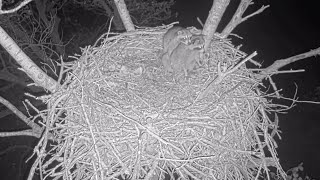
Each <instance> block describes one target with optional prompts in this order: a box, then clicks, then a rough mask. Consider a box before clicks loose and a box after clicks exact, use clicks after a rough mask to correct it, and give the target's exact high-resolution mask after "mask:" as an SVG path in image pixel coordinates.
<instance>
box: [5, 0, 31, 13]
mask: <svg viewBox="0 0 320 180" xmlns="http://www.w3.org/2000/svg"><path fill="white" fill-rule="evenodd" d="M31 1H32V0H24V1H22V2H20V4H19V5H18V6H17V7H15V8H13V9H9V10H2V8H3V7H2V5H3V3H2V2H3V0H0V14H8V13H14V12H16V11H18V10H19V9H21V8H22V7H24V6H25V5H27V4H28V3H29V2H31Z"/></svg>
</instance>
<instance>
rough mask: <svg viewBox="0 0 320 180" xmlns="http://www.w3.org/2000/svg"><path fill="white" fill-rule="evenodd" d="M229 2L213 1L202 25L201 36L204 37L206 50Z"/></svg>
mask: <svg viewBox="0 0 320 180" xmlns="http://www.w3.org/2000/svg"><path fill="white" fill-rule="evenodd" d="M229 3H230V0H215V1H214V2H213V5H212V8H211V9H210V12H209V16H208V18H207V20H206V22H205V24H204V27H203V31H202V34H204V35H205V45H204V47H205V49H208V47H209V44H210V41H211V39H212V38H213V36H214V33H215V32H216V30H217V27H218V25H219V22H220V21H221V18H222V15H223V13H224V12H225V10H226V9H227V6H228V5H229Z"/></svg>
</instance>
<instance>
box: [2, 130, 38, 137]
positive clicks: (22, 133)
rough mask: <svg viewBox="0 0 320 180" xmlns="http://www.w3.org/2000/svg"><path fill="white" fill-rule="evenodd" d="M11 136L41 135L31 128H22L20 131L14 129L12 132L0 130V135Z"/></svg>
mask: <svg viewBox="0 0 320 180" xmlns="http://www.w3.org/2000/svg"><path fill="white" fill-rule="evenodd" d="M13 136H32V137H35V138H40V137H41V132H36V131H34V130H32V129H28V130H22V131H14V132H11V131H10V132H0V137H13Z"/></svg>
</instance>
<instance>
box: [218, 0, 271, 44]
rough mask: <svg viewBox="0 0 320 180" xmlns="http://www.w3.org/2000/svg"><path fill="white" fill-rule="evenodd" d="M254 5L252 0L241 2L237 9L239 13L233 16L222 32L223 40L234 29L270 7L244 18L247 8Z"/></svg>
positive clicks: (263, 7) (242, 0) (264, 7)
mask: <svg viewBox="0 0 320 180" xmlns="http://www.w3.org/2000/svg"><path fill="white" fill-rule="evenodd" d="M252 4H253V2H252V0H241V2H240V4H239V6H238V8H237V11H236V12H235V14H234V15H233V17H232V19H231V20H230V22H229V23H228V25H227V26H226V27H225V28H224V30H223V31H222V33H221V37H222V38H226V37H228V36H229V35H230V33H231V32H232V31H233V30H234V28H236V27H237V26H238V25H239V24H240V23H242V22H244V21H246V20H247V19H249V18H250V17H253V16H254V15H257V14H259V13H261V12H262V11H264V10H265V9H266V8H268V7H269V5H268V6H262V7H261V8H260V9H259V10H257V11H255V12H254V13H252V14H249V15H247V16H246V17H242V16H243V14H244V12H245V11H246V10H247V8H248V7H249V6H250V5H252Z"/></svg>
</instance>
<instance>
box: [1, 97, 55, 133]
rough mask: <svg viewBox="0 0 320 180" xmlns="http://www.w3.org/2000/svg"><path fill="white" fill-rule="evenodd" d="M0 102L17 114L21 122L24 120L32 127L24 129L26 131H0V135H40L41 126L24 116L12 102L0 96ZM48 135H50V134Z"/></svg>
mask: <svg viewBox="0 0 320 180" xmlns="http://www.w3.org/2000/svg"><path fill="white" fill-rule="evenodd" d="M0 103H2V104H3V105H5V106H6V107H7V108H8V109H10V110H11V111H12V112H13V113H14V114H15V115H17V116H18V117H19V118H20V119H21V120H22V121H23V122H25V123H26V124H27V125H28V126H30V127H31V128H32V131H31V132H30V130H26V131H19V132H1V133H0V137H5V136H13V135H15V136H17V135H29V136H34V137H36V138H39V137H40V136H41V132H42V130H43V129H42V128H41V127H40V126H39V125H38V124H36V123H34V122H33V121H30V120H29V119H28V117H27V116H25V115H24V114H23V113H22V112H21V111H19V109H17V108H16V107H15V106H14V105H13V104H11V103H10V102H9V101H7V100H5V99H4V98H3V97H1V96H0ZM20 132H21V133H20ZM50 137H52V135H51V134H50Z"/></svg>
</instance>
